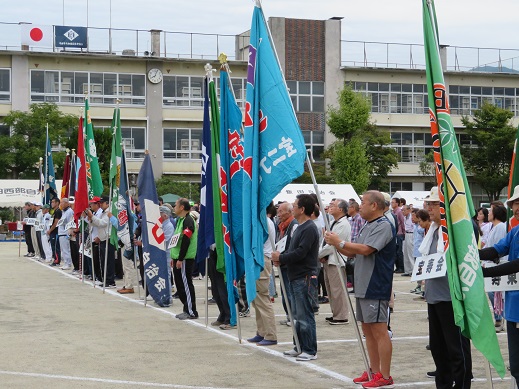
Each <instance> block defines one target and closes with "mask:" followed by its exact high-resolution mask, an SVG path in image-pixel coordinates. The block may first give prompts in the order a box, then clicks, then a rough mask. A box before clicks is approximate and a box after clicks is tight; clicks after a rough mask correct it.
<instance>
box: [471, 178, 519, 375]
mask: <svg viewBox="0 0 519 389" xmlns="http://www.w3.org/2000/svg"><path fill="white" fill-rule="evenodd" d="M506 205H507V206H508V208H511V209H512V213H513V215H514V218H515V220H516V221H519V185H518V186H516V187H515V188H514V193H513V194H512V196H511V197H510V198H509V199H508V201H507V202H506ZM518 236H519V225H518V226H515V227H514V228H513V229H512V230H511V231H510V232H509V233H508V234H507V235H506V236H505V237H504V238H503V239H501V240H500V241H499V242H498V243H496V244H495V245H494V247H485V248H484V249H481V250H480V251H479V258H480V259H481V260H482V261H487V260H489V261H494V262H496V263H499V258H500V257H503V256H505V255H508V262H504V263H501V264H499V265H497V266H494V267H484V268H483V276H484V277H501V276H504V275H510V274H514V273H517V272H519V239H518ZM503 316H504V318H505V319H506V332H507V335H508V355H509V360H510V374H511V375H512V377H514V378H515V382H516V384H517V385H519V290H511V291H507V292H505V309H504V313H503Z"/></svg>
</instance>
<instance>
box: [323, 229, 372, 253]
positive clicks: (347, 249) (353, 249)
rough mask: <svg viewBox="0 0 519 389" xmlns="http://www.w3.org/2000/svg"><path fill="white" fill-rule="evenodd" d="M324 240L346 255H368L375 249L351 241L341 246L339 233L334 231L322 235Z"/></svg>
mask: <svg viewBox="0 0 519 389" xmlns="http://www.w3.org/2000/svg"><path fill="white" fill-rule="evenodd" d="M324 240H325V241H326V243H328V244H329V245H331V246H335V248H336V249H337V251H338V252H339V253H341V254H344V255H346V256H348V257H353V256H355V255H356V254H360V255H364V256H366V255H370V254H372V253H374V252H375V251H377V250H376V249H375V248H373V247H371V246H368V245H365V244H362V243H351V242H345V243H344V246H343V247H342V248H341V247H340V246H339V245H340V243H341V242H342V241H343V240H342V239H341V238H340V236H339V235H337V234H335V233H334V232H327V233H326V234H325V236H324Z"/></svg>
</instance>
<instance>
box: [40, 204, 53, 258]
mask: <svg viewBox="0 0 519 389" xmlns="http://www.w3.org/2000/svg"><path fill="white" fill-rule="evenodd" d="M41 211H42V226H43V230H42V237H41V245H42V246H43V252H44V253H45V262H47V263H50V262H52V247H51V246H50V238H49V235H48V234H47V231H48V230H49V227H50V225H49V224H50V222H51V220H52V219H51V216H50V213H49V211H50V205H49V204H44V205H43V207H42V209H41Z"/></svg>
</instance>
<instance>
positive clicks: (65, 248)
mask: <svg viewBox="0 0 519 389" xmlns="http://www.w3.org/2000/svg"><path fill="white" fill-rule="evenodd" d="M60 206H61V219H59V223H58V237H59V246H60V248H61V258H62V259H63V262H64V263H63V267H62V268H61V269H62V270H70V269H71V268H72V255H71V254H70V236H69V232H68V229H67V228H66V226H67V224H68V223H70V221H71V220H74V211H73V210H72V208H70V204H69V201H68V198H63V199H61V201H60Z"/></svg>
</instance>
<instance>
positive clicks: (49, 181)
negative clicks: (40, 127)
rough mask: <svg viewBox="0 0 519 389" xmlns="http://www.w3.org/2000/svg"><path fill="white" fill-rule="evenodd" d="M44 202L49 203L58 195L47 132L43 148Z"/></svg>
mask: <svg viewBox="0 0 519 389" xmlns="http://www.w3.org/2000/svg"><path fill="white" fill-rule="evenodd" d="M45 159H46V160H47V161H46V166H45V186H44V188H45V199H44V203H45V204H50V201H51V200H52V199H53V198H54V197H58V192H57V190H56V174H55V172H54V162H53V161H52V149H51V147H50V139H49V134H48V132H47V148H46V150H45Z"/></svg>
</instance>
